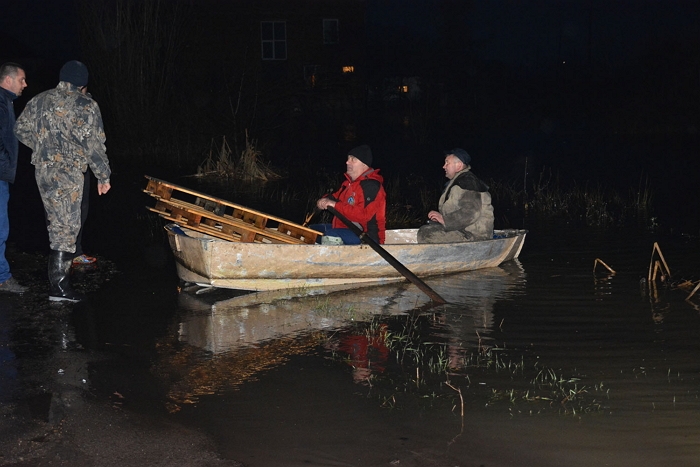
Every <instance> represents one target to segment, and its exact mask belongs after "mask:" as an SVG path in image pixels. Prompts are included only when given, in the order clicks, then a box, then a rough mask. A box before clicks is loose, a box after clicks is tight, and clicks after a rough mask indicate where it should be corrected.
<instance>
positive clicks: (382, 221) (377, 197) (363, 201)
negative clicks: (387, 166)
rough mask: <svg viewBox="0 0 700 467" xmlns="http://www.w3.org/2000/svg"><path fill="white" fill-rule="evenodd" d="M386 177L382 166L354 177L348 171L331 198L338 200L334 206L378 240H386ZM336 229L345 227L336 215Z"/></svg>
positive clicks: (381, 241)
mask: <svg viewBox="0 0 700 467" xmlns="http://www.w3.org/2000/svg"><path fill="white" fill-rule="evenodd" d="M383 182H384V178H383V177H382V176H381V175H379V169H369V170H368V171H367V172H365V173H363V174H362V175H360V176H359V177H357V179H355V180H354V181H353V180H352V179H351V178H350V176H349V175H348V174H347V173H346V174H345V181H344V182H343V184H342V185H341V186H340V188H339V189H338V191H336V192H335V193H333V194H332V195H331V196H330V198H331V199H332V200H334V201H335V202H336V204H335V209H336V210H337V211H338V212H339V213H340V214H342V215H343V216H345V217H347V218H348V220H350V221H351V222H354V223H355V224H358V225H359V227H360V228H361V229H362V230H363V231H364V232H366V233H367V235H369V237H370V238H371V239H372V240H374V241H375V242H379V243H384V232H385V230H386V192H385V191H384V186H383V185H382V184H383ZM331 226H332V227H333V228H334V229H346V228H347V226H346V225H345V224H343V222H342V221H341V220H340V219H337V218H333V222H332V224H331Z"/></svg>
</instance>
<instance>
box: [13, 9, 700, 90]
mask: <svg viewBox="0 0 700 467" xmlns="http://www.w3.org/2000/svg"><path fill="white" fill-rule="evenodd" d="M4 3H5V5H4V6H3V8H2V15H0V31H1V32H0V34H1V35H2V36H1V37H2V41H0V59H2V60H9V59H23V58H37V59H43V60H55V61H59V62H61V61H65V60H69V59H71V58H75V57H76V56H77V57H79V55H80V45H79V40H78V35H77V19H76V14H75V9H74V6H73V2H72V1H70V0H28V1H26V2H4ZM193 3H194V4H196V3H197V0H194V2H193ZM438 3H439V0H368V2H367V5H368V8H369V9H368V24H370V25H372V26H374V27H375V28H376V30H377V31H379V32H377V34H381V31H386V30H387V29H391V28H395V27H397V25H400V27H401V28H402V29H404V30H409V31H411V32H412V33H414V34H415V35H416V36H418V37H420V38H422V39H423V43H424V44H428V45H429V44H432V43H433V42H434V39H435V37H436V36H437V34H438V31H439V29H440V28H441V27H442V25H441V24H439V23H436V22H434V21H433V20H432V19H431V18H432V17H434V15H433V14H432V12H433V11H434V9H435V8H436V5H437V4H438ZM464 26H465V27H464V31H460V32H459V33H457V37H459V34H461V33H462V32H463V33H464V34H465V39H466V40H469V41H471V42H472V43H473V44H474V48H475V51H476V53H477V55H478V57H479V58H480V59H483V60H494V61H500V62H504V63H507V64H510V65H518V66H523V67H528V68H533V69H534V68H537V67H539V66H542V65H543V64H545V63H547V62H549V61H552V60H555V61H556V60H559V61H567V60H568V61H587V60H589V56H590V57H592V58H593V59H595V60H598V61H602V62H603V63H605V64H606V65H609V66H618V65H625V64H627V63H629V62H630V61H633V60H638V59H639V58H640V56H641V55H642V54H643V53H645V51H647V50H648V48H649V46H650V45H653V44H655V43H657V44H658V43H660V42H678V43H688V42H691V43H695V44H696V45H697V42H698V41H700V39H698V38H700V2H697V1H694V0H622V1H616V0H613V1H599V0H559V1H554V0H550V1H546V0H528V1H516V0H488V1H476V2H473V4H472V6H471V7H470V14H469V17H468V19H467V22H466V24H465V25H464ZM695 60H697V57H695ZM699 79H700V78H699Z"/></svg>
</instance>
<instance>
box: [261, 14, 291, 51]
mask: <svg viewBox="0 0 700 467" xmlns="http://www.w3.org/2000/svg"><path fill="white" fill-rule="evenodd" d="M266 25H270V26H271V32H272V35H271V37H266V34H265V32H266V31H265V26H266ZM280 26H281V27H282V30H281V31H280V30H279V28H280ZM280 36H282V37H280ZM260 49H261V55H262V59H263V60H287V22H286V21H261V22H260Z"/></svg>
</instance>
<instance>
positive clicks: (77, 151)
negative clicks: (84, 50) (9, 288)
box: [15, 60, 111, 302]
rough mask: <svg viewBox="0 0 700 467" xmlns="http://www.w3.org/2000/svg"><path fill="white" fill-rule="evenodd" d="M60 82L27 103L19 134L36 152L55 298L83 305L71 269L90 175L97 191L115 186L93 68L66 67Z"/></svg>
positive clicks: (78, 64)
mask: <svg viewBox="0 0 700 467" xmlns="http://www.w3.org/2000/svg"><path fill="white" fill-rule="evenodd" d="M59 81H60V82H59V83H58V85H57V86H56V87H55V88H54V89H50V90H48V91H44V92H43V93H41V94H39V95H38V96H36V97H34V98H33V99H32V100H30V101H29V102H28V103H27V106H26V107H25V109H24V111H23V112H22V114H21V115H20V116H19V118H18V119H17V124H16V126H15V134H16V135H17V138H18V139H19V140H20V141H21V142H22V143H24V144H25V145H26V146H28V147H29V148H31V149H32V151H33V152H32V164H33V165H34V167H35V170H36V182H37V185H38V187H39V194H40V195H41V199H42V201H43V202H44V209H45V210H46V216H47V219H48V230H49V242H50V243H51V254H50V256H49V283H50V290H49V300H52V301H63V300H67V301H71V302H77V301H80V300H81V299H83V296H82V294H80V293H79V292H76V291H75V290H73V288H72V287H71V285H70V266H71V262H72V260H73V256H74V253H75V242H76V237H77V235H78V232H79V231H80V227H81V220H80V215H81V208H80V205H81V201H82V198H83V185H84V181H85V178H84V173H85V171H87V168H88V166H89V167H90V169H91V170H92V172H93V173H94V174H95V177H97V180H98V182H97V192H98V194H100V195H103V194H105V193H107V192H108V191H109V189H110V188H111V185H110V181H109V177H110V175H111V170H110V167H109V160H108V159H107V153H106V148H105V139H106V138H105V133H104V129H103V126H102V114H101V113H100V108H99V106H98V105H97V103H96V102H95V101H94V100H93V99H92V98H91V97H90V96H89V95H87V94H85V93H83V92H82V91H83V88H84V87H85V86H87V83H88V69H87V67H86V66H85V65H84V64H83V63H81V62H79V61H77V60H72V61H70V62H67V63H66V64H65V65H63V67H62V68H61V72H60V75H59Z"/></svg>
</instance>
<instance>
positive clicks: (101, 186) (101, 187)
mask: <svg viewBox="0 0 700 467" xmlns="http://www.w3.org/2000/svg"><path fill="white" fill-rule="evenodd" d="M110 188H112V185H111V184H109V183H99V182H98V183H97V193H98V194H100V195H104V194H105V193H107V192H108V191H109V189H110Z"/></svg>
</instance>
